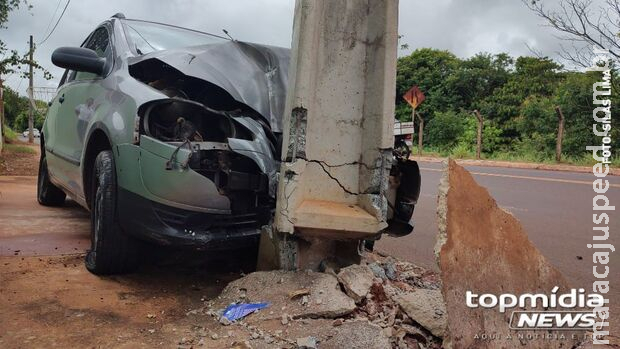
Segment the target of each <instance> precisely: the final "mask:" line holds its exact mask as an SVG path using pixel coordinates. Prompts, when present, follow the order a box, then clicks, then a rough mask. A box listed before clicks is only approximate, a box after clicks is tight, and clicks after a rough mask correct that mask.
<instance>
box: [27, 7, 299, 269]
mask: <svg viewBox="0 0 620 349" xmlns="http://www.w3.org/2000/svg"><path fill="white" fill-rule="evenodd" d="M289 56H290V51H289V50H288V49H285V48H278V47H271V46H264V45H258V44H253V43H246V42H239V41H234V40H229V39H227V38H224V37H219V36H216V35H212V34H207V33H203V32H198V31H195V30H189V29H184V28H180V27H176V26H171V25H165V24H161V23H154V22H148V21H141V20H130V19H126V18H125V17H124V16H123V15H122V14H117V15H115V16H113V17H112V18H110V19H109V20H107V21H105V22H104V23H102V24H101V25H99V26H98V27H97V28H96V29H95V30H94V31H93V32H92V33H91V34H90V35H89V36H88V37H87V38H86V40H85V41H84V43H83V44H82V45H81V47H61V48H58V49H57V50H55V51H54V53H53V55H52V62H53V63H54V64H55V65H57V66H59V67H61V68H65V69H66V71H65V73H64V75H63V76H62V79H61V82H60V85H59V87H58V93H57V95H56V97H55V98H54V100H53V101H52V102H51V103H50V107H49V110H48V114H47V117H46V120H45V124H44V126H43V130H42V134H41V150H42V151H41V159H40V166H39V178H38V192H37V195H38V201H39V203H40V204H42V205H46V206H59V205H62V204H63V203H64V201H65V197H66V196H69V197H71V198H72V199H73V200H75V201H76V202H77V203H79V204H80V205H81V206H83V207H85V208H86V209H88V210H89V211H90V212H91V223H92V224H91V248H90V250H89V251H88V253H87V256H86V261H85V263H86V267H87V268H88V270H89V271H91V272H93V273H95V274H113V273H122V272H128V271H131V270H133V269H134V268H135V267H136V266H137V265H138V262H139V260H140V254H139V248H138V245H139V244H141V241H149V242H154V243H157V244H160V245H169V246H177V247H189V248H194V249H226V248H231V247H239V246H255V245H256V242H257V241H258V237H259V234H260V227H261V226H262V225H264V224H267V223H268V222H269V220H270V218H271V215H272V211H273V209H274V207H275V201H274V200H275V194H276V187H277V169H278V167H279V163H278V161H279V158H280V155H279V151H280V148H281V146H280V145H279V144H280V143H281V134H282V115H283V111H284V100H285V95H286V83H287V75H288V64H289Z"/></svg>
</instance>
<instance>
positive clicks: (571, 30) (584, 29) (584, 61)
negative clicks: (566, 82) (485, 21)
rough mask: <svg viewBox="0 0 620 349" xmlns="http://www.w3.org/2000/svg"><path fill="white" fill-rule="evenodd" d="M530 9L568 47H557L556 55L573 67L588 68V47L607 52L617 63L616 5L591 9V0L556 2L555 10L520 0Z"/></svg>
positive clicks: (619, 26)
mask: <svg viewBox="0 0 620 349" xmlns="http://www.w3.org/2000/svg"><path fill="white" fill-rule="evenodd" d="M521 1H522V2H523V3H524V4H525V5H526V6H527V7H528V8H529V9H530V10H532V11H534V13H536V14H537V15H538V16H539V17H541V18H543V19H544V20H545V21H546V22H547V23H548V25H549V26H550V27H552V28H554V29H556V30H558V31H559V32H560V33H561V35H560V39H561V40H563V41H565V42H567V43H568V46H566V45H563V46H562V47H561V52H559V54H560V56H561V57H562V58H563V59H565V60H567V61H570V62H572V63H574V64H576V65H577V66H581V67H590V66H592V57H593V56H594V55H593V53H592V46H594V47H597V48H599V49H607V50H609V53H610V55H611V56H613V57H614V58H615V60H616V61H618V60H620V37H619V36H618V34H619V33H620V3H619V2H618V0H605V1H604V2H603V6H600V7H598V8H597V7H595V6H594V5H593V2H592V1H591V0H558V2H557V3H556V6H557V9H554V8H548V7H547V6H545V5H544V4H543V1H541V0H521Z"/></svg>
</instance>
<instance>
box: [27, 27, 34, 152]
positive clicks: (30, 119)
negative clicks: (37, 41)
mask: <svg viewBox="0 0 620 349" xmlns="http://www.w3.org/2000/svg"><path fill="white" fill-rule="evenodd" d="M33 53H34V44H33V42H32V35H30V52H29V59H30V62H28V65H29V68H28V70H29V72H30V73H29V74H28V89H29V91H30V92H29V93H31V94H32V93H33V90H32V88H33V85H34V83H33V82H34V81H33V80H34V75H33V71H34V67H33V58H32V56H33ZM33 128H34V106H33V105H32V103H30V113H29V114H28V130H29V131H28V143H33V142H34V133H33V132H32V129H33Z"/></svg>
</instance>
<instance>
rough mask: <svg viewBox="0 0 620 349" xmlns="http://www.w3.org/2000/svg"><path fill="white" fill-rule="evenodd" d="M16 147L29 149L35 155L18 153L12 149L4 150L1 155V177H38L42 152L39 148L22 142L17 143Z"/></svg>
mask: <svg viewBox="0 0 620 349" xmlns="http://www.w3.org/2000/svg"><path fill="white" fill-rule="evenodd" d="M15 145H19V146H25V147H29V148H31V149H33V150H34V153H22V152H16V151H14V150H12V149H11V148H10V147H7V148H4V149H3V150H2V153H1V154H0V176H36V175H37V171H38V170H39V154H40V152H41V151H40V148H39V146H38V145H36V144H34V145H31V144H28V143H23V142H21V141H16V143H15Z"/></svg>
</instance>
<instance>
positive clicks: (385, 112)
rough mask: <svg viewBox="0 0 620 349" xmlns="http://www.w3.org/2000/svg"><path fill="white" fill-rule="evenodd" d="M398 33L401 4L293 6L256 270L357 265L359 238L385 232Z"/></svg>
mask: <svg viewBox="0 0 620 349" xmlns="http://www.w3.org/2000/svg"><path fill="white" fill-rule="evenodd" d="M397 29H398V0H386V1H360V0H341V1H332V0H297V2H296V6H295V20H294V28H293V43H292V52H291V53H292V54H291V64H290V68H289V89H288V93H287V101H286V108H285V115H284V128H283V129H284V141H283V150H282V154H283V155H282V157H283V159H282V160H283V162H282V165H281V170H280V175H281V177H280V182H279V187H278V195H277V208H276V215H275V224H274V226H273V229H269V230H268V231H264V232H263V236H262V238H261V248H260V253H259V268H262V269H267V268H281V269H307V268H309V269H319V265H320V264H321V262H324V261H326V260H331V259H337V261H336V262H338V263H340V262H342V263H343V264H346V263H347V262H349V264H350V263H351V262H353V263H354V262H358V261H359V250H358V249H359V246H360V240H362V239H368V238H372V237H376V236H378V235H377V234H380V233H381V231H382V230H383V229H385V228H386V227H387V226H388V224H387V212H388V204H387V199H386V198H387V196H388V195H387V191H388V185H389V172H390V168H391V165H392V164H391V162H392V156H393V155H392V148H393V146H394V108H395V105H394V100H395V97H396V96H395V92H396V88H395V87H396V59H397V46H398V31H397ZM356 259H357V260H356Z"/></svg>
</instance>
